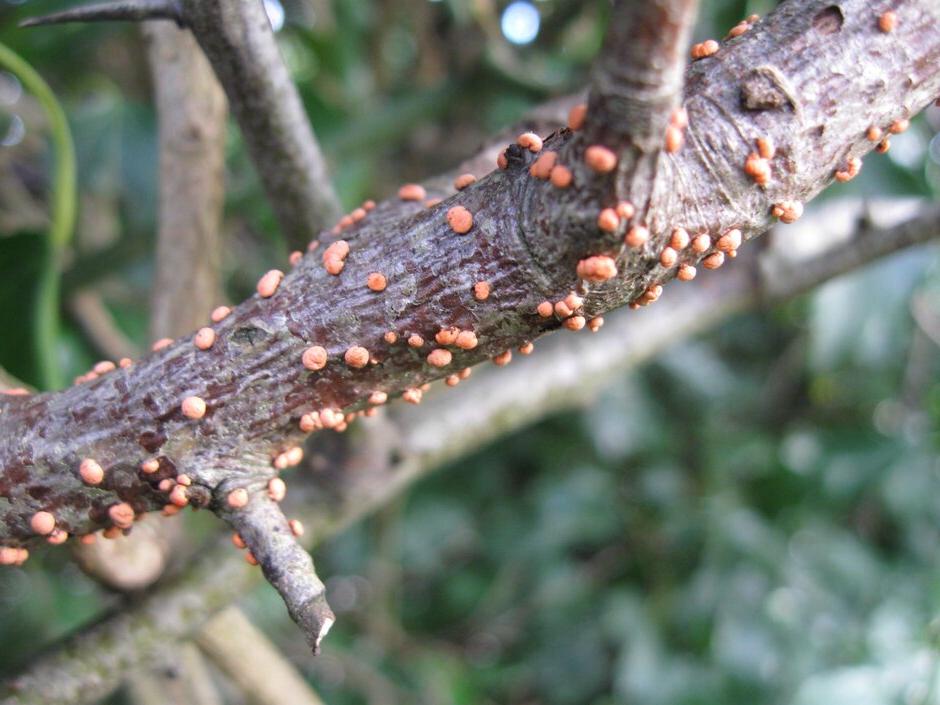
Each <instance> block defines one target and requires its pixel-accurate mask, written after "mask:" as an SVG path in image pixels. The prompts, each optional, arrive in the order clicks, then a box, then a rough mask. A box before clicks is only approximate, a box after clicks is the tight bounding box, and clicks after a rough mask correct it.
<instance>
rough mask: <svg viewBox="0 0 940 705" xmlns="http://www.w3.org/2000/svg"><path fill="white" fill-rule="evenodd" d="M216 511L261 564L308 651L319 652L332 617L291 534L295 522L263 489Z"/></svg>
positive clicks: (313, 572)
mask: <svg viewBox="0 0 940 705" xmlns="http://www.w3.org/2000/svg"><path fill="white" fill-rule="evenodd" d="M223 504H225V503H223ZM220 516H222V517H223V518H224V519H225V520H226V521H228V522H229V524H230V525H231V526H232V528H233V529H234V530H235V532H236V533H237V535H238V536H239V540H240V541H241V542H243V543H244V544H245V546H246V547H247V549H248V551H250V554H248V555H250V556H251V557H252V559H253V560H254V561H257V563H258V565H260V566H261V571H262V572H263V573H264V577H265V578H266V579H267V580H268V582H269V583H271V585H272V586H273V587H274V589H275V590H277V591H278V593H279V594H280V595H281V598H282V599H283V600H284V603H285V605H286V606H287V612H288V613H289V614H290V616H291V619H293V620H294V622H296V624H297V626H299V627H300V629H301V630H302V631H303V633H304V636H305V637H306V639H307V643H308V644H309V645H310V648H311V649H313V653H315V654H316V653H318V652H319V650H320V642H321V641H322V639H323V637H325V636H326V635H327V632H329V631H330V628H331V627H332V626H333V623H334V622H335V621H336V617H335V616H334V615H333V611H332V610H331V609H330V607H329V605H328V604H327V602H326V587H325V586H324V584H323V582H322V581H321V580H320V578H319V577H318V576H317V573H316V570H315V569H314V566H313V560H312V559H311V558H310V554H309V553H307V552H306V551H305V550H304V549H303V548H302V547H301V546H300V544H298V543H297V541H296V539H295V536H296V527H292V526H291V524H290V522H288V520H287V518H286V517H285V516H284V513H283V512H282V511H281V509H280V507H279V506H278V505H277V503H276V502H275V501H273V500H272V499H271V498H270V497H269V496H268V493H267V491H266V490H262V491H258V492H253V493H252V494H250V495H249V498H248V502H247V504H245V505H244V506H243V507H240V508H237V509H234V508H232V507H230V506H228V505H227V504H225V506H224V508H222V509H221V510H220Z"/></svg>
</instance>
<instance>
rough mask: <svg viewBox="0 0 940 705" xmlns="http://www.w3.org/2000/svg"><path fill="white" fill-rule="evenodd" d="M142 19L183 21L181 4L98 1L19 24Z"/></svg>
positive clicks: (151, 0) (170, 1) (162, 0)
mask: <svg viewBox="0 0 940 705" xmlns="http://www.w3.org/2000/svg"><path fill="white" fill-rule="evenodd" d="M143 20H173V21H174V22H176V23H177V24H178V25H181V26H182V24H183V15H182V13H181V11H180V4H179V2H176V1H175V0H115V1H114V2H98V3H92V4H89V5H84V6H82V7H76V8H72V9H69V10H63V11H61V12H53V13H51V14H48V15H43V16H41V17H30V18H28V19H25V20H23V21H22V22H20V27H40V26H43V25H51V24H64V23H67V22H114V21H119V22H141V21H143Z"/></svg>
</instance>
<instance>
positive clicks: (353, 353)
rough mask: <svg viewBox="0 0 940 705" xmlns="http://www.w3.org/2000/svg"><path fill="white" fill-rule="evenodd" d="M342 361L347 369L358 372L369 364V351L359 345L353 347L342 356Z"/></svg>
mask: <svg viewBox="0 0 940 705" xmlns="http://www.w3.org/2000/svg"><path fill="white" fill-rule="evenodd" d="M343 359H344V360H345V361H346V364H347V365H348V366H349V367H352V368H353V369H357V370H360V369H362V368H363V367H365V366H366V365H368V364H369V351H368V350H366V349H365V348H364V347H362V346H361V345H353V346H352V347H351V348H349V349H348V350H346V352H345V353H344V354H343Z"/></svg>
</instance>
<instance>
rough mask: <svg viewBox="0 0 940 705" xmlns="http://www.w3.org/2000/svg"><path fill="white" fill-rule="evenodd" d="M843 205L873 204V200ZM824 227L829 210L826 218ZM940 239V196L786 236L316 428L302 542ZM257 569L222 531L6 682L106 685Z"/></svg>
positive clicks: (10, 693) (205, 614) (70, 689)
mask: <svg viewBox="0 0 940 705" xmlns="http://www.w3.org/2000/svg"><path fill="white" fill-rule="evenodd" d="M836 207H838V208H839V209H840V210H841V211H843V212H846V211H850V212H854V213H858V214H861V213H862V210H863V206H862V204H856V205H855V206H853V207H846V206H845V204H843V203H837V204H836ZM814 222H816V221H814ZM820 228H821V225H820V224H818V223H817V224H816V228H814V229H815V230H818V229H820ZM783 235H784V237H785V236H786V233H783ZM937 238H940V209H938V208H937V207H935V206H934V207H931V208H929V209H926V210H923V211H922V212H920V213H918V214H916V215H914V216H913V217H910V218H909V219H907V220H905V221H903V222H901V223H900V224H894V225H890V226H886V227H877V228H876V227H865V228H862V229H860V230H859V231H858V232H857V233H856V234H855V235H854V237H850V238H844V239H841V240H840V241H839V242H838V243H837V244H836V245H835V246H834V247H832V248H829V249H826V250H825V251H824V252H821V253H819V254H817V255H814V256H812V257H811V258H806V257H798V258H795V259H794V258H793V257H792V256H789V253H788V252H787V250H786V247H783V248H779V249H776V248H775V249H771V250H766V251H764V252H762V253H760V255H759V256H758V255H757V253H755V252H753V251H748V252H745V253H742V256H741V258H740V259H739V260H738V261H737V262H735V264H734V266H732V267H730V268H729V269H728V271H727V272H722V273H721V274H712V275H711V276H705V277H703V278H702V279H700V280H697V281H695V282H693V283H692V284H691V285H689V286H687V287H684V288H682V289H680V290H677V291H675V292H670V295H669V296H668V297H666V298H664V299H663V301H662V302H661V303H660V304H659V305H658V306H657V308H658V309H659V310H656V309H648V310H646V309H645V310H642V311H639V312H632V311H628V310H620V311H617V312H615V313H614V314H613V315H611V316H609V319H608V323H607V325H605V326H604V328H603V329H602V330H601V331H600V333H598V334H597V335H595V336H591V337H590V338H587V337H583V336H582V337H579V338H575V339H571V338H570V337H567V336H562V335H557V336H551V337H549V338H547V339H546V340H545V341H544V344H542V345H540V346H539V350H538V353H537V354H533V355H532V356H530V357H527V358H524V359H522V360H519V361H518V362H516V363H514V364H513V366H512V367H510V368H507V369H501V368H489V369H484V370H481V371H479V373H476V374H475V375H474V378H473V380H472V382H468V383H466V384H461V385H460V386H459V387H457V388H456V389H454V390H449V391H447V392H443V391H442V392H441V393H440V394H438V395H433V396H431V397H430V398H429V399H428V400H427V401H426V402H425V403H424V404H422V405H421V406H418V407H410V406H409V407H404V406H399V407H397V408H395V409H394V410H391V409H390V411H394V419H393V423H388V422H386V421H385V420H383V419H381V418H379V419H370V420H368V421H367V422H366V423H365V424H364V425H363V426H362V427H361V428H360V429H358V433H357V435H356V437H355V438H352V439H347V437H344V436H325V437H321V438H315V439H313V442H312V443H311V444H309V447H312V448H313V449H314V450H313V452H312V453H310V454H309V458H308V460H307V461H306V468H305V470H306V472H304V473H303V475H302V477H300V478H298V481H296V482H292V483H291V489H290V493H289V495H288V499H287V502H286V503H285V504H286V506H287V508H288V510H289V513H290V514H291V515H292V516H296V517H298V518H300V519H302V520H303V522H304V524H305V525H306V526H307V532H306V534H305V535H304V538H303V539H302V543H303V544H304V545H305V546H306V547H308V548H309V547H311V546H312V545H314V544H315V543H318V542H321V541H324V540H326V539H328V538H329V537H330V536H332V535H335V534H336V533H338V532H339V531H341V530H342V529H343V528H344V527H346V526H348V525H349V524H350V523H352V522H354V521H356V520H357V519H358V518H360V517H361V516H363V515H364V514H367V513H369V512H370V511H372V510H373V509H374V508H376V507H377V506H381V505H382V504H383V503H385V502H387V501H388V500H389V499H390V498H391V497H394V496H396V495H398V494H400V493H401V492H402V491H403V490H404V488H406V487H407V486H408V485H409V484H410V483H411V482H413V481H414V480H415V479H417V478H419V477H421V476H423V475H424V474H426V473H428V472H430V471H431V470H433V469H434V468H436V467H438V466H440V464H442V463H445V462H447V461H449V460H452V459H455V458H457V457H460V456H462V455H464V454H466V453H469V452H471V451H473V450H475V449H477V448H480V447H481V446H483V445H484V444H486V443H489V442H491V441H492V440H494V439H495V438H497V437H499V436H501V435H503V434H506V433H509V432H511V431H513V430H515V429H518V428H520V427H522V426H523V425H525V424H528V423H532V422H533V421H534V420H536V419H538V418H541V417H543V416H545V415H547V414H549V413H552V412H554V411H557V410H559V409H562V408H571V407H572V406H575V405H579V404H586V403H590V402H591V401H592V400H593V399H594V398H595V397H596V395H597V394H598V392H599V391H600V390H602V389H603V388H604V387H605V386H606V385H607V384H608V383H609V382H610V380H612V379H615V378H616V377H618V376H620V375H622V374H623V373H624V372H625V371H626V370H628V369H631V368H633V367H635V366H637V365H639V364H641V363H642V362H644V361H646V360H649V359H650V358H652V357H653V356H655V355H656V354H657V353H659V352H660V351H662V350H664V349H666V348H667V347H668V346H670V345H675V344H679V343H681V341H682V340H683V339H685V338H687V337H689V336H691V335H694V334H696V333H697V332H699V331H702V330H706V329H708V328H711V327H713V326H714V325H717V324H718V323H719V322H721V321H722V320H725V319H726V318H727V317H728V316H730V315H731V314H733V313H734V312H736V311H741V310H745V309H748V308H753V307H754V306H756V305H759V304H772V303H775V302H779V301H782V300H785V299H787V298H788V297H792V296H795V295H797V294H799V293H801V292H802V291H804V290H805V289H807V288H810V287H813V286H817V285H819V284H821V283H822V282H824V281H826V280H827V279H828V278H829V277H832V276H837V275H838V274H840V273H842V272H844V271H847V270H846V267H847V266H848V263H849V261H851V266H852V267H860V266H862V265H864V264H865V263H866V262H868V261H870V260H868V259H856V258H855V257H854V255H851V254H849V253H851V252H854V251H856V250H857V251H861V252H864V253H866V256H868V257H872V258H874V257H878V256H884V255H886V254H889V253H890V252H893V251H896V250H897V249H901V248H902V247H910V246H912V245H915V244H918V243H925V242H929V241H931V240H936V239H937ZM788 262H789V263H790V264H789V266H787V265H786V263H788ZM792 268H796V269H799V270H800V271H808V272H813V273H814V275H815V277H816V278H815V279H812V280H811V279H810V278H808V277H801V278H800V280H799V281H798V282H797V283H796V285H794V284H793V283H792V282H791V281H790V280H789V279H788V275H787V273H788V272H789V271H790V270H791V269H792ZM259 578H260V576H259V574H258V571H257V570H256V569H254V568H251V567H250V566H248V565H247V564H246V563H245V562H244V561H243V560H242V559H241V557H239V556H238V555H237V554H236V552H235V551H234V549H233V548H232V545H231V542H230V541H229V538H228V537H227V536H226V537H222V538H219V539H218V540H217V541H215V542H214V543H212V544H211V545H209V546H206V547H204V549H203V550H202V551H201V552H200V554H199V556H198V558H197V559H196V561H195V563H194V564H193V565H192V566H191V568H190V569H189V570H187V571H186V573H185V574H183V575H181V576H180V577H179V578H178V579H176V580H174V581H172V582H169V583H167V584H164V585H160V586H158V587H156V588H155V589H154V590H152V591H151V592H150V593H149V594H148V595H147V596H146V597H145V599H143V600H142V601H141V602H139V603H138V604H135V605H134V606H132V607H130V608H127V609H123V610H121V611H119V612H116V613H114V614H113V615H111V616H109V617H107V618H105V619H102V620H101V621H99V622H98V623H97V624H95V625H93V626H91V627H90V628H88V629H85V630H83V631H82V632H81V633H79V634H77V635H75V636H73V637H71V638H69V639H67V640H66V641H65V642H64V643H62V644H60V645H59V646H58V647H57V648H55V649H53V650H51V651H50V652H49V653H47V654H46V655H45V656H44V657H41V658H39V659H37V660H35V661H34V662H33V663H32V664H31V665H30V667H29V669H28V670H26V671H24V672H23V673H21V674H20V675H19V676H17V677H16V678H13V679H11V680H9V681H8V682H6V683H5V684H4V685H3V687H2V688H0V696H2V699H0V704H2V705H34V704H35V705H42V704H45V703H48V702H56V703H60V704H61V705H69V704H70V703H87V702H93V701H95V700H97V699H99V698H101V697H104V696H106V695H107V694H108V693H109V692H110V691H111V690H113V689H114V688H115V687H116V686H117V685H118V683H119V682H120V680H121V674H122V673H123V672H125V671H126V669H128V668H131V667H133V666H134V665H136V664H140V663H146V662H148V661H149V660H150V659H151V658H152V654H153V653H154V652H155V651H157V650H159V649H161V648H166V645H167V643H170V642H173V641H175V640H179V639H186V638H188V637H190V636H191V635H193V634H195V633H196V632H198V630H199V629H200V628H201V625H202V624H203V622H204V620H206V619H208V618H209V616H210V615H212V614H213V613H214V612H216V611H217V610H219V609H221V608H223V607H224V606H225V605H227V604H229V603H231V602H232V601H234V600H237V599H238V598H239V597H241V596H242V595H244V593H245V592H246V591H247V590H249V589H250V588H251V587H252V586H253V585H254V584H256V583H257V581H258V580H259Z"/></svg>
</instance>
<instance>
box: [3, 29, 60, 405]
mask: <svg viewBox="0 0 940 705" xmlns="http://www.w3.org/2000/svg"><path fill="white" fill-rule="evenodd" d="M0 66H3V67H4V68H5V69H7V70H8V71H10V72H12V73H13V74H14V75H16V77H17V78H18V79H19V80H20V82H21V83H22V84H23V86H24V88H26V90H28V91H29V92H30V93H32V94H33V96H35V98H36V100H38V101H39V104H40V105H41V106H42V109H43V110H44V111H45V113H46V118H47V119H48V120H49V130H50V133H51V137H52V146H53V154H54V157H55V161H54V165H53V174H52V198H51V202H50V204H49V208H50V215H49V220H50V224H49V237H48V238H47V241H46V260H45V264H44V267H43V271H42V274H41V275H40V278H39V282H38V285H39V291H38V296H37V299H36V327H35V330H34V332H33V335H34V342H35V344H36V353H37V357H38V362H39V376H40V379H39V383H40V385H41V386H42V387H43V388H45V389H52V388H56V387H61V386H62V385H63V374H62V368H61V365H60V364H59V360H58V358H57V342H58V337H59V274H60V267H61V262H62V253H63V252H64V250H65V248H66V247H67V246H68V244H69V242H70V241H71V239H72V232H73V230H74V229H75V183H76V176H75V171H76V169H75V147H74V145H73V143H72V133H71V131H70V130H69V124H68V120H67V119H66V117H65V112H64V111H63V110H62V106H61V105H59V101H57V100H56V98H55V95H54V94H53V93H52V89H51V88H49V86H48V84H47V83H46V82H45V81H44V80H43V79H42V77H41V76H40V75H39V74H38V73H36V71H35V70H34V69H33V67H32V66H30V65H29V64H28V63H26V62H25V61H24V60H23V59H22V58H20V57H19V56H18V55H17V54H15V53H14V52H13V51H11V50H10V49H9V48H8V47H6V46H4V45H3V44H0Z"/></svg>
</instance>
